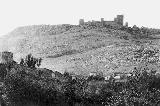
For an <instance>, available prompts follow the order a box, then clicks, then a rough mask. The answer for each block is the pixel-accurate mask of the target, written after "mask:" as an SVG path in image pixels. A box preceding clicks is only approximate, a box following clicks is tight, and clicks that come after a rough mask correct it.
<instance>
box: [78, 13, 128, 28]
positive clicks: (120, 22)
mask: <svg viewBox="0 0 160 106" xmlns="http://www.w3.org/2000/svg"><path fill="white" fill-rule="evenodd" d="M123 19H124V16H123V15H117V17H115V18H114V20H113V21H105V20H104V18H101V20H100V21H94V20H92V21H88V22H84V19H80V20H79V25H84V24H87V23H91V24H92V23H100V24H102V25H112V26H117V25H120V26H123ZM127 26H128V23H127Z"/></svg>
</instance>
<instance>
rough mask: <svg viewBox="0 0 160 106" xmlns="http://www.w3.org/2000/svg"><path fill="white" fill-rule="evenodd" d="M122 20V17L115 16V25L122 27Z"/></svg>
mask: <svg viewBox="0 0 160 106" xmlns="http://www.w3.org/2000/svg"><path fill="white" fill-rule="evenodd" d="M123 18H124V16H123V15H117V18H116V23H117V24H119V25H123Z"/></svg>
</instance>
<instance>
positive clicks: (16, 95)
mask: <svg viewBox="0 0 160 106" xmlns="http://www.w3.org/2000/svg"><path fill="white" fill-rule="evenodd" d="M134 53H135V54H134V58H136V59H139V61H140V64H139V66H138V67H135V70H134V75H133V76H130V77H127V78H126V79H127V80H126V81H123V82H120V81H119V82H117V81H115V80H114V79H112V78H110V80H108V81H105V80H104V78H103V77H101V76H96V77H95V78H94V77H87V78H85V77H83V76H78V75H77V76H76V77H75V78H73V77H72V76H71V74H69V73H67V72H66V73H64V74H63V75H62V76H58V77H52V78H51V77H42V75H41V72H40V71H39V70H38V69H37V67H38V66H39V64H40V63H41V62H40V61H41V59H38V61H37V59H36V58H33V57H32V56H31V55H28V56H27V57H26V59H25V61H24V60H23V59H22V61H21V62H20V63H21V64H17V63H14V64H8V65H6V64H5V66H4V65H1V67H2V66H4V67H6V68H1V71H6V73H7V74H5V77H4V78H3V79H2V80H1V81H2V82H3V84H4V85H3V86H2V87H1V88H2V90H1V91H2V96H1V100H2V101H3V102H4V104H5V105H8V106H31V105H33V106H75V105H82V106H94V105H95V106H97V105H98V106H143V105H144V106H156V105H158V104H160V83H159V82H160V75H158V74H156V70H150V69H147V66H148V65H150V64H155V65H158V64H159V50H158V49H155V48H154V49H147V50H146V49H144V48H140V49H139V50H137V51H135V52H134Z"/></svg>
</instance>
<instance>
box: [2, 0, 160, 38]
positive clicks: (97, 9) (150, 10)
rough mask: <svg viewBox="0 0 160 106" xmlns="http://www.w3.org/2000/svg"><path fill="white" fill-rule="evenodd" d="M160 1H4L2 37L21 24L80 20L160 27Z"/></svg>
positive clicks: (61, 22) (64, 22)
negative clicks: (121, 19)
mask: <svg viewBox="0 0 160 106" xmlns="http://www.w3.org/2000/svg"><path fill="white" fill-rule="evenodd" d="M159 4H160V1H159V0H0V36H1V35H5V34H7V33H9V32H11V31H12V30H13V29H15V28H17V27H19V26H27V25H39V24H51V25H57V24H78V21H79V19H81V18H83V19H84V20H85V21H89V20H100V18H104V19H105V20H113V19H114V17H116V15H119V14H122V15H124V21H125V22H128V23H129V26H133V25H137V26H139V27H141V26H145V27H152V28H160V14H159V10H160V6H159Z"/></svg>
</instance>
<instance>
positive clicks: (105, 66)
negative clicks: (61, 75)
mask: <svg viewBox="0 0 160 106" xmlns="http://www.w3.org/2000/svg"><path fill="white" fill-rule="evenodd" d="M124 37H127V38H129V39H128V40H127V39H126V40H125V39H123V38H124ZM130 38H132V35H131V34H130V33H128V32H126V31H123V30H120V29H114V28H109V27H103V26H96V25H68V24H66V25H34V26H24V27H19V28H17V29H15V30H14V31H12V32H11V33H9V34H8V35H6V36H5V37H4V38H3V39H2V41H3V43H2V44H1V47H3V48H4V49H1V50H5V49H6V50H9V51H11V52H13V53H14V54H15V55H14V58H15V60H17V61H19V59H20V58H21V57H24V56H26V55H27V54H29V53H32V54H33V55H34V56H36V57H42V58H43V62H42V66H41V67H45V68H49V69H53V70H56V71H60V72H64V71H70V72H74V73H77V74H83V75H87V74H89V73H90V72H92V71H100V72H104V73H106V74H108V73H112V72H113V71H119V70H125V69H126V70H128V69H132V68H130V66H132V65H131V62H129V63H126V61H127V60H126V59H127V56H129V55H131V54H129V53H130V51H128V50H131V51H132V49H134V48H136V46H135V44H134V43H133V42H132V40H133V39H130ZM0 40H1V39H0ZM129 48H130V49H129ZM122 63H123V64H122ZM126 64H128V65H126Z"/></svg>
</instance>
